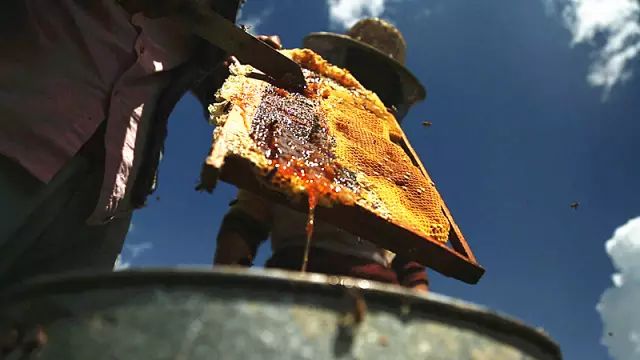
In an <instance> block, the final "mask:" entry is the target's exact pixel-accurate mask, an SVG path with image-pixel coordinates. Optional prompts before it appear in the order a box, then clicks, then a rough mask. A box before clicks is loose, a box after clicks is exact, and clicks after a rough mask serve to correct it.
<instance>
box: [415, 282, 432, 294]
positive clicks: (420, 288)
mask: <svg viewBox="0 0 640 360" xmlns="http://www.w3.org/2000/svg"><path fill="white" fill-rule="evenodd" d="M411 290H414V291H418V292H421V293H428V292H429V287H428V286H427V284H419V285H415V286H413V287H412V288H411Z"/></svg>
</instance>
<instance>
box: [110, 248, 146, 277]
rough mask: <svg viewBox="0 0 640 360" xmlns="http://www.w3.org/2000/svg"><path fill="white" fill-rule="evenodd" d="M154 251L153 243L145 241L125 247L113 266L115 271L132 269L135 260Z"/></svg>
mask: <svg viewBox="0 0 640 360" xmlns="http://www.w3.org/2000/svg"><path fill="white" fill-rule="evenodd" d="M151 249H153V243H151V242H149V241H145V242H142V243H137V244H128V245H125V246H124V248H123V249H122V252H121V253H120V255H118V257H117V258H116V262H115V263H114V264H113V270H114V271H118V270H125V269H128V268H129V267H131V262H132V261H133V259H135V258H137V257H138V256H140V254H142V253H143V252H145V251H147V250H151Z"/></svg>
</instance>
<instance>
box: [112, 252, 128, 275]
mask: <svg viewBox="0 0 640 360" xmlns="http://www.w3.org/2000/svg"><path fill="white" fill-rule="evenodd" d="M130 267H131V263H130V262H124V261H122V254H119V255H118V257H117V258H116V262H115V263H114V264H113V271H119V270H126V269H128V268H130Z"/></svg>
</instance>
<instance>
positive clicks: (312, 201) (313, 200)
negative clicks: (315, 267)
mask: <svg viewBox="0 0 640 360" xmlns="http://www.w3.org/2000/svg"><path fill="white" fill-rule="evenodd" d="M308 193H309V215H308V217H307V228H306V231H307V242H306V243H305V245H304V256H303V257H302V267H301V268H300V271H301V272H306V271H307V264H308V263H309V249H310V248H311V238H312V237H313V225H314V221H315V212H316V205H318V198H317V194H316V193H315V192H314V191H308Z"/></svg>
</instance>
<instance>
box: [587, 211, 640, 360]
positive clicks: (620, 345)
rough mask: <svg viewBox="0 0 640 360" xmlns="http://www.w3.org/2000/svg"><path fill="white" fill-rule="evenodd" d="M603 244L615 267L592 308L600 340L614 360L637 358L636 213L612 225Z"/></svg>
mask: <svg viewBox="0 0 640 360" xmlns="http://www.w3.org/2000/svg"><path fill="white" fill-rule="evenodd" d="M605 248H606V251H607V254H609V257H611V260H612V262H613V265H614V267H615V268H616V271H617V272H616V273H615V274H613V276H612V282H613V286H612V287H610V288H609V289H607V290H605V292H604V293H603V294H602V297H601V298H600V302H599V303H598V305H597V306H596V309H597V310H598V312H599V313H600V316H601V317H602V322H603V325H604V327H603V335H602V343H603V344H604V345H605V346H607V347H608V348H609V354H610V355H611V356H612V357H613V358H614V359H615V360H637V359H640V311H639V309H638V307H639V306H640V217H637V218H635V219H631V220H629V221H628V222H627V223H626V224H624V225H623V226H621V227H619V228H617V229H616V231H615V233H614V234H613V237H612V238H611V239H609V240H608V241H607V242H606V244H605Z"/></svg>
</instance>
